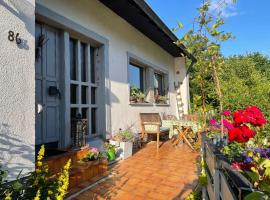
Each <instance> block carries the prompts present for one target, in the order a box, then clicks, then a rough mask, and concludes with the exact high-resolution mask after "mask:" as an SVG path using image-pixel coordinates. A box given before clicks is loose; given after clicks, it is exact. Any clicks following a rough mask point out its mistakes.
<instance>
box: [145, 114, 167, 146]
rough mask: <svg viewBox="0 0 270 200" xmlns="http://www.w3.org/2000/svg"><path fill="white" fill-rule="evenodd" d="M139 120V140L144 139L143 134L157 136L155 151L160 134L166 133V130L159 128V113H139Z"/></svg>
mask: <svg viewBox="0 0 270 200" xmlns="http://www.w3.org/2000/svg"><path fill="white" fill-rule="evenodd" d="M140 120H141V130H142V135H141V139H143V138H144V136H145V134H156V135H157V150H158V149H159V137H160V134H161V133H164V132H168V131H169V129H168V128H163V127H161V125H162V123H161V118H160V115H159V113H140Z"/></svg>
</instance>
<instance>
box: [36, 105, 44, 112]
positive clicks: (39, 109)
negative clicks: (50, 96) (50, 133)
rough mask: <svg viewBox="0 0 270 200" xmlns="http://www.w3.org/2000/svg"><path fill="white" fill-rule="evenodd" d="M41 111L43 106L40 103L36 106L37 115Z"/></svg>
mask: <svg viewBox="0 0 270 200" xmlns="http://www.w3.org/2000/svg"><path fill="white" fill-rule="evenodd" d="M42 111H43V105H41V104H40V103H38V104H37V113H38V114H40V113H41V112H42Z"/></svg>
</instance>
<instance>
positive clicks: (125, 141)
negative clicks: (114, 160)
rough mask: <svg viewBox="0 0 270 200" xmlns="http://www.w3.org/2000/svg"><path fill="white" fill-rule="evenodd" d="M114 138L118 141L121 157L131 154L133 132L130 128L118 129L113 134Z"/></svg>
mask: <svg viewBox="0 0 270 200" xmlns="http://www.w3.org/2000/svg"><path fill="white" fill-rule="evenodd" d="M113 138H114V140H116V141H118V142H120V149H121V154H120V157H121V158H122V159H127V158H129V157H131V156H132V148H133V140H134V134H133V133H132V132H131V131H130V130H124V131H122V130H120V131H119V132H118V133H116V134H115V135H114V137H113Z"/></svg>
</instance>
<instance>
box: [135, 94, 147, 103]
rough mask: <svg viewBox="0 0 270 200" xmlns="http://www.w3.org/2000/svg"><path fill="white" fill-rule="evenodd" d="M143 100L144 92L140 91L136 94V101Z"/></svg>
mask: <svg viewBox="0 0 270 200" xmlns="http://www.w3.org/2000/svg"><path fill="white" fill-rule="evenodd" d="M144 100H145V94H144V93H142V92H141V91H140V92H139V93H138V94H137V101H138V102H139V103H144Z"/></svg>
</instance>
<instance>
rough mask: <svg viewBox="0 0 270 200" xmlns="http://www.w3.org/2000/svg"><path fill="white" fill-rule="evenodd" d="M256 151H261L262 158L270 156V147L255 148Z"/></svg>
mask: <svg viewBox="0 0 270 200" xmlns="http://www.w3.org/2000/svg"><path fill="white" fill-rule="evenodd" d="M254 152H255V153H259V154H260V157H262V158H269V157H270V149H269V148H256V149H255V150H254Z"/></svg>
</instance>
